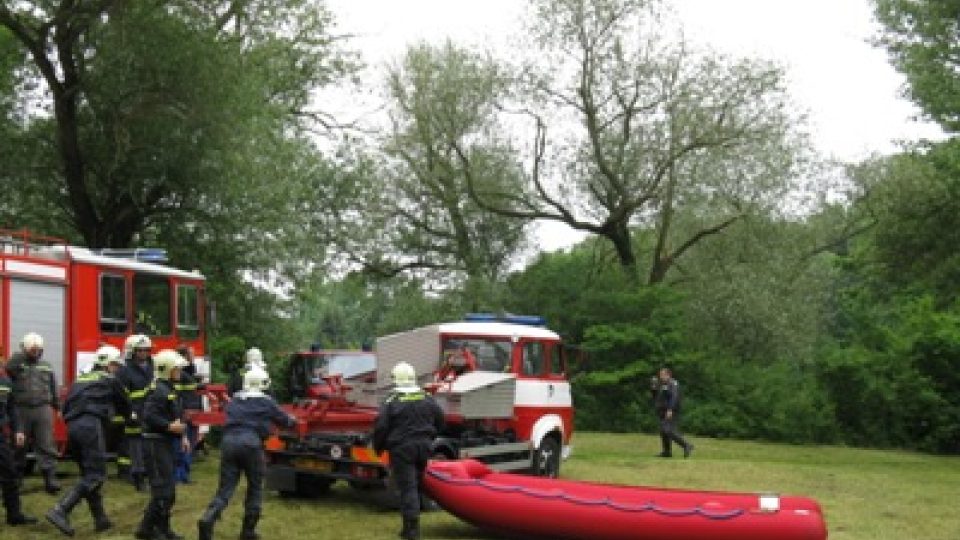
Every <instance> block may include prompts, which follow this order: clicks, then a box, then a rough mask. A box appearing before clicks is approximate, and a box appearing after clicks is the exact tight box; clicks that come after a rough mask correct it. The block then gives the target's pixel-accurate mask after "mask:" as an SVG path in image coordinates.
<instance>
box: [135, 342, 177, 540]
mask: <svg viewBox="0 0 960 540" xmlns="http://www.w3.org/2000/svg"><path fill="white" fill-rule="evenodd" d="M186 365H187V361H186V360H185V359H184V358H183V357H182V356H180V355H179V354H177V352H176V351H174V350H171V349H164V350H162V351H160V352H158V353H157V355H156V357H155V358H154V359H153V367H154V378H153V382H152V383H151V384H150V387H149V392H148V393H147V396H146V398H145V399H144V402H143V440H144V447H143V450H144V457H145V458H146V463H147V475H148V477H149V479H150V502H149V503H147V507H146V508H145V509H144V511H143V519H142V520H141V521H140V526H139V527H138V528H137V531H136V533H134V536H136V537H137V538H139V539H141V540H160V539H165V540H182V539H183V536H180V535H179V534H176V533H174V532H173V531H172V530H171V529H170V513H171V511H172V510H173V504H174V503H175V502H176V498H177V491H176V490H177V483H176V481H175V479H174V476H173V460H174V452H173V445H174V444H175V443H178V444H181V445H184V446H186V445H189V441H188V440H187V437H186V424H184V423H183V420H181V418H182V417H183V408H182V407H181V406H180V400H179V399H177V394H176V391H175V390H174V388H173V381H176V380H177V379H178V378H179V376H180V370H181V369H182V368H183V367H184V366H186Z"/></svg>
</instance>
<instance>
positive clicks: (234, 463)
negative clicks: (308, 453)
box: [197, 366, 296, 540]
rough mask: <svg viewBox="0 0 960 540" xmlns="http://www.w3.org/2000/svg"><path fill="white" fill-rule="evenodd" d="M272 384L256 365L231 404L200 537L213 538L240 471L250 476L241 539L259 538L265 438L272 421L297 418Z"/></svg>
mask: <svg viewBox="0 0 960 540" xmlns="http://www.w3.org/2000/svg"><path fill="white" fill-rule="evenodd" d="M269 387H270V376H269V375H268V374H267V372H266V371H264V370H263V369H261V368H259V367H256V366H254V367H252V368H251V369H250V370H248V371H247V372H246V373H245V374H244V376H243V389H242V390H241V391H240V392H237V393H236V394H234V396H233V400H231V401H230V403H229V404H227V409H226V415H227V420H226V423H225V424H224V426H223V442H222V443H221V446H220V483H219V485H218V486H217V493H216V494H215V495H214V496H213V500H211V501H210V504H209V506H207V510H206V511H205V512H204V513H203V516H202V517H201V518H200V520H199V521H198V522H197V529H198V531H199V533H200V540H212V538H213V526H214V523H216V521H217V519H218V518H219V517H220V513H221V512H223V510H224V509H225V508H226V507H227V503H229V502H230V497H231V496H232V495H233V492H234V490H235V489H236V488H237V483H238V482H239V481H240V475H241V474H243V475H244V476H246V477H247V496H246V498H245V499H244V501H243V529H242V532H241V533H240V538H241V540H256V539H258V538H260V535H259V534H257V532H256V527H257V521H259V520H260V501H261V493H262V490H263V467H264V462H265V461H264V455H263V441H264V439H266V438H267V436H268V435H269V434H270V424H271V423H273V424H277V425H279V426H285V427H293V426H294V425H295V424H296V420H295V419H294V418H293V417H292V416H290V415H288V414H286V413H284V412H283V411H282V410H280V407H279V406H277V404H276V402H275V401H274V400H273V398H271V397H270V396H268V395H267V394H265V393H264V392H265V391H266V390H267V388H269Z"/></svg>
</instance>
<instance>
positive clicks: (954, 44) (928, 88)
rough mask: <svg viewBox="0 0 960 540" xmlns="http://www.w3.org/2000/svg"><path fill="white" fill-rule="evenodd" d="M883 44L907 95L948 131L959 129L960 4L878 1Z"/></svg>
mask: <svg viewBox="0 0 960 540" xmlns="http://www.w3.org/2000/svg"><path fill="white" fill-rule="evenodd" d="M874 2H875V4H876V13H877V18H878V19H879V20H880V22H881V23H882V24H883V32H882V33H881V35H880V43H881V44H882V45H883V46H884V47H886V48H887V50H888V51H889V52H890V56H891V59H892V60H893V64H894V66H896V68H897V69H898V70H900V72H901V73H903V74H904V75H906V77H907V83H908V95H909V96H910V98H911V99H913V101H914V102H916V104H917V105H919V106H920V108H921V109H923V111H924V112H925V113H926V114H927V115H929V117H930V118H932V119H933V120H934V121H936V122H938V123H939V124H940V125H941V126H942V127H943V128H944V129H945V130H947V131H951V132H954V131H957V130H958V128H960V77H958V76H957V73H958V70H960V39H958V35H960V3H958V2H953V1H948V2H945V1H942V0H874Z"/></svg>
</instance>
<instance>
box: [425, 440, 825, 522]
mask: <svg viewBox="0 0 960 540" xmlns="http://www.w3.org/2000/svg"><path fill="white" fill-rule="evenodd" d="M424 488H425V490H426V491H427V493H428V494H429V495H430V497H431V498H432V499H433V500H435V501H436V502H437V503H438V504H439V505H440V506H441V507H443V509H445V510H446V511H448V512H450V513H451V514H453V515H455V516H457V517H458V518H460V519H462V520H463V521H466V522H468V523H471V524H473V525H475V526H477V527H480V528H481V529H485V530H488V531H491V532H495V533H499V534H503V535H506V536H510V537H519V538H552V539H564V540H648V539H649V540H663V539H665V538H669V539H670V540H704V539H706V538H709V539H710V540H774V539H775V540H825V539H826V538H827V527H826V523H825V522H824V519H823V512H822V511H821V509H820V505H819V504H817V502H816V501H814V500H813V499H809V498H806V497H792V496H791V497H786V496H778V495H772V494H750V493H732V492H721V491H690V490H679V489H663V488H649V487H639V486H624V485H617V484H600V483H591V482H576V481H571V480H559V479H552V478H542V477H534V476H523V475H517V474H508V473H497V472H494V471H493V470H491V469H490V468H488V467H487V466H486V465H484V464H483V463H480V462H479V461H475V460H469V459H468V460H457V461H432V462H430V464H429V466H428V467H427V470H426V474H425V475H424Z"/></svg>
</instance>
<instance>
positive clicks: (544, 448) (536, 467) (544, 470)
mask: <svg viewBox="0 0 960 540" xmlns="http://www.w3.org/2000/svg"><path fill="white" fill-rule="evenodd" d="M533 474H535V475H536V476H546V477H547V478H556V477H558V476H560V443H558V442H557V440H556V439H554V438H553V437H544V438H543V440H542V441H540V448H537V450H536V452H534V454H533Z"/></svg>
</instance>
